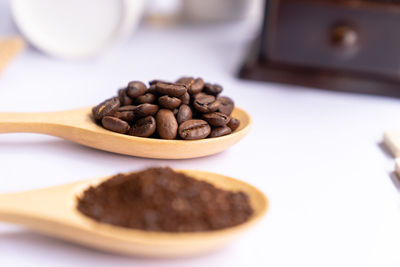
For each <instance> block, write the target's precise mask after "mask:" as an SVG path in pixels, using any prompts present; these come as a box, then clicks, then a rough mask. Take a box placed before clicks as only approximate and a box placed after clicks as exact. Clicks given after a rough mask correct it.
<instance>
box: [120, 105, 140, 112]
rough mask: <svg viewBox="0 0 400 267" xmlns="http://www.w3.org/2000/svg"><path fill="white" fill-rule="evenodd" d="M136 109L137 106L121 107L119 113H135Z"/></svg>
mask: <svg viewBox="0 0 400 267" xmlns="http://www.w3.org/2000/svg"><path fill="white" fill-rule="evenodd" d="M136 108H137V106H133V105H128V106H123V107H120V108H119V109H118V111H119V112H123V111H135V109H136Z"/></svg>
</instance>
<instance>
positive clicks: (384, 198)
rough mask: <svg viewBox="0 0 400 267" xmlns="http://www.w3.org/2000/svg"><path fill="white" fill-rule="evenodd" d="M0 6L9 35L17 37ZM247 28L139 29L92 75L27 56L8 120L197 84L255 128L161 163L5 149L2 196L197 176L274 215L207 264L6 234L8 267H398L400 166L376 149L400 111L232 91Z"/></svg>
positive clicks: (294, 93)
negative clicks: (158, 168) (399, 184)
mask: <svg viewBox="0 0 400 267" xmlns="http://www.w3.org/2000/svg"><path fill="white" fill-rule="evenodd" d="M7 5H8V4H7V2H6V1H0V33H1V34H6V33H15V32H16V30H15V28H14V26H13V25H12V23H11V22H10V16H9V13H8V11H7ZM243 33H244V31H243V30H241V29H240V27H237V26H234V25H230V26H226V25H225V26H218V27H214V26H202V27H200V26H192V27H189V26H186V27H177V28H164V29H159V28H158V29H157V28H149V27H141V28H140V29H139V31H138V32H136V33H135V34H134V35H133V36H132V38H131V39H130V40H128V41H126V42H124V43H122V44H119V45H118V46H116V47H114V48H113V49H111V50H109V51H108V52H107V53H105V54H104V55H103V56H101V57H99V58H96V59H94V60H89V61H85V62H71V61H59V60H56V59H53V58H49V57H46V56H44V55H43V54H41V53H39V52H38V51H36V50H35V49H33V48H29V49H28V50H27V51H26V52H25V53H24V54H22V55H21V56H19V57H18V58H17V59H16V60H15V61H13V62H12V64H10V65H9V66H8V68H7V69H6V70H5V71H4V72H3V73H1V76H0V111H26V112H27V111H32V112H34V111H55V110H63V109H72V108H77V107H82V106H88V105H93V104H96V103H97V102H99V101H101V100H103V99H105V98H106V97H109V96H110V95H112V94H114V93H115V92H116V90H117V89H118V87H120V86H123V85H125V84H126V83H127V82H128V81H129V80H143V81H148V80H150V79H153V78H156V77H157V78H162V79H175V78H177V77H179V76H181V75H185V74H190V75H195V76H202V77H204V78H205V79H206V80H208V81H213V82H219V83H221V84H222V85H223V86H224V88H225V92H224V93H225V94H227V95H229V96H232V97H233V98H234V99H235V100H236V103H237V105H238V106H240V107H242V108H244V109H246V110H247V111H248V112H249V113H250V114H251V116H252V117H253V120H254V127H253V128H252V130H251V132H250V134H249V135H248V136H247V137H246V138H245V139H244V140H243V141H241V142H240V143H238V144H237V145H235V146H234V147H232V148H231V149H229V150H227V151H226V152H223V153H220V154H218V155H214V156H209V157H204V158H200V159H190V160H152V159H143V158H135V157H128V156H122V155H116V154H112V153H107V152H103V151H98V150H94V149H91V148H87V147H83V146H80V145H76V144H74V143H71V142H68V141H64V140H61V139H58V138H54V137H49V136H43V135H36V134H2V135H1V136H0V169H1V175H0V192H1V193H3V192H12V191H20V190H27V189H34V188H40V187H46V186H52V185H58V184H62V183H68V182H72V181H77V180H80V179H87V178H91V177H97V176H104V175H111V174H115V173H117V172H123V171H131V170H137V169H141V168H144V167H147V166H152V165H169V166H172V167H176V168H195V169H202V170H207V171H214V172H219V173H222V174H226V175H230V176H233V177H237V178H240V179H243V180H245V181H247V182H249V183H252V184H253V185H256V186H257V187H259V188H260V189H261V190H263V191H264V192H265V193H266V194H267V196H268V197H269V198H270V202H271V203H270V204H271V207H270V211H269V213H268V214H267V216H266V217H265V219H264V220H263V221H262V222H261V223H260V224H259V225H257V226H256V227H255V228H254V229H253V230H252V231H250V232H249V233H247V234H245V235H243V236H242V237H241V238H239V239H238V240H237V241H236V242H234V243H233V244H231V245H230V246H228V247H226V248H224V249H222V250H220V251H218V252H215V253H212V254H208V255H204V256H199V257H193V258H187V259H178V260H155V259H139V258H135V257H125V256H118V255H112V254H107V253H102V252H99V251H95V250H91V249H87V248H83V247H80V246H77V245H74V244H71V243H67V242H63V241H59V240H56V239H53V238H48V237H45V236H42V235H39V234H36V233H34V232H31V231H29V230H26V229H23V228H20V227H17V226H12V225H8V224H0V266H307V267H310V266H400V253H398V247H399V240H400V231H399V228H400V219H399V217H400V216H399V213H400V209H399V206H398V192H397V190H396V188H395V187H394V185H393V182H392V179H393V176H391V175H390V174H391V172H392V171H393V158H391V157H390V156H389V155H388V154H386V153H385V152H384V151H383V150H382V148H381V147H380V145H379V143H380V142H381V139H382V134H383V132H384V131H385V130H388V129H392V128H400V119H399V118H400V101H399V100H398V99H391V98H384V97H376V96H363V95H356V94H343V93H333V92H327V91H320V90H313V89H307V88H300V87H292V86H286V85H276V84H270V83H261V82H250V81H243V80H239V79H237V78H236V77H235V73H236V71H237V69H238V66H239V64H240V62H241V60H242V58H243V56H244V54H245V53H246V46H247V44H248V41H249V39H250V36H249V34H243Z"/></svg>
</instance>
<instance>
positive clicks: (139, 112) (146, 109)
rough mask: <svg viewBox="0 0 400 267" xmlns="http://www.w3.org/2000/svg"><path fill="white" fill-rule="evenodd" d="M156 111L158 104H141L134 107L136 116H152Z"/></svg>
mask: <svg viewBox="0 0 400 267" xmlns="http://www.w3.org/2000/svg"><path fill="white" fill-rule="evenodd" d="M157 111H158V106H157V105H153V104H147V103H145V104H141V105H139V106H137V108H136V109H135V115H136V116H138V117H146V116H149V115H150V116H154V115H155V114H156V113H157Z"/></svg>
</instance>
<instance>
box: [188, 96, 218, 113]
mask: <svg viewBox="0 0 400 267" xmlns="http://www.w3.org/2000/svg"><path fill="white" fill-rule="evenodd" d="M193 105H194V108H195V109H197V110H198V111H200V112H202V113H210V112H214V111H216V110H217V109H218V108H219V106H220V103H219V101H216V99H215V97H214V96H212V95H206V94H199V95H198V96H197V97H196V98H195V99H194V102H193Z"/></svg>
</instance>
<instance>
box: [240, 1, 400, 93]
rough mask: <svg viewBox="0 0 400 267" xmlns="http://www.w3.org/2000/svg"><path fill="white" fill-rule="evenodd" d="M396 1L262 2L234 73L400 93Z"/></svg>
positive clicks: (339, 88)
mask: <svg viewBox="0 0 400 267" xmlns="http://www.w3.org/2000/svg"><path fill="white" fill-rule="evenodd" d="M399 30H400V1H399V0H391V1H390V0H267V2H266V4H265V12H264V21H263V27H262V31H261V34H260V36H259V37H258V38H257V40H256V41H255V43H254V44H253V47H252V48H251V51H250V54H249V55H248V58H247V60H246V62H245V64H244V65H243V66H242V68H241V70H240V72H239V76H240V77H242V78H246V79H254V80H264V81H271V82H278V83H288V84H295V85H303V86H307V87H315V88H322V89H330V90H336V91H347V92H358V93H368V94H377V95H386V96H395V97H400V31H399Z"/></svg>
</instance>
